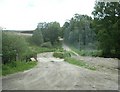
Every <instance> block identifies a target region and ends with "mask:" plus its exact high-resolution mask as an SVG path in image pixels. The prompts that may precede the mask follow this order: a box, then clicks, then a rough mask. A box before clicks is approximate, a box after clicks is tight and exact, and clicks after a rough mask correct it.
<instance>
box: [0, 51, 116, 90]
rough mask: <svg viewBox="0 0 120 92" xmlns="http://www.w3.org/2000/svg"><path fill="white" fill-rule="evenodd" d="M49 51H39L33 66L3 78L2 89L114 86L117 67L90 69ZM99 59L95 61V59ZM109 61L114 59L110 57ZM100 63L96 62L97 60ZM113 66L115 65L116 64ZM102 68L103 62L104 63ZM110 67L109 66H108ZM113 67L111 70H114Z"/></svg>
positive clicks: (111, 88)
mask: <svg viewBox="0 0 120 92" xmlns="http://www.w3.org/2000/svg"><path fill="white" fill-rule="evenodd" d="M52 54H53V53H52V52H47V53H42V54H38V56H37V57H38V58H37V59H38V64H37V66H35V67H34V68H33V69H30V70H27V71H24V72H19V73H16V74H11V75H8V76H5V77H3V78H2V81H3V83H2V86H3V88H2V89H3V90H117V89H118V70H117V69H115V68H114V69H113V68H112V67H113V66H115V64H113V63H110V64H113V66H112V67H111V66H109V69H108V70H109V72H108V71H102V70H101V71H100V70H99V69H98V70H96V71H92V70H89V69H85V68H81V67H77V66H75V65H72V64H69V63H67V62H64V60H63V59H58V58H54V57H53V56H52ZM97 62H98V61H97ZM110 62H114V63H117V60H116V59H115V60H114V59H113V60H111V61H110ZM98 65H99V64H98ZM115 67H116V66H115ZM103 68H104V66H103ZM111 69H112V70H111ZM113 70H114V71H113Z"/></svg>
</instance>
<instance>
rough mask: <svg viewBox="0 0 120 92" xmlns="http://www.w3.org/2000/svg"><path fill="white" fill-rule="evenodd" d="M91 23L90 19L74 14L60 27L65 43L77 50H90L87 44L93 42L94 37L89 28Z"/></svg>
mask: <svg viewBox="0 0 120 92" xmlns="http://www.w3.org/2000/svg"><path fill="white" fill-rule="evenodd" d="M91 23H92V18H91V17H89V16H87V15H79V14H75V15H74V17H73V18H71V20H70V21H69V22H65V24H64V25H63V27H62V30H63V31H64V41H65V43H69V44H70V45H73V46H74V47H76V48H78V49H85V48H88V47H89V48H92V47H91V46H89V43H92V44H93V43H94V42H95V38H96V35H95V33H94V31H93V29H92V28H91Z"/></svg>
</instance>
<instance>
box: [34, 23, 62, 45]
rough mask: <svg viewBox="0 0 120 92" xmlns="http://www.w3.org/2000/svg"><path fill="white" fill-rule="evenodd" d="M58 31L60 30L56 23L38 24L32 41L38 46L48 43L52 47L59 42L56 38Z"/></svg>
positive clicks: (58, 34)
mask: <svg viewBox="0 0 120 92" xmlns="http://www.w3.org/2000/svg"><path fill="white" fill-rule="evenodd" d="M60 31H61V28H60V24H59V23H58V22H50V23H46V22H44V23H39V24H38V26H37V28H36V30H34V32H33V41H34V43H36V44H37V45H39V46H40V45H41V44H42V43H43V42H45V43H46V42H47V44H48V43H49V44H48V45H50V43H51V44H52V45H54V44H55V43H56V42H59V39H58V37H59V36H60ZM42 45H43V44H42ZM50 47H51V46H50Z"/></svg>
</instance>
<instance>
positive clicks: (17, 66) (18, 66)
mask: <svg viewBox="0 0 120 92" xmlns="http://www.w3.org/2000/svg"><path fill="white" fill-rule="evenodd" d="M36 64H37V62H32V61H31V62H25V61H13V62H11V63H8V64H5V65H4V64H3V65H2V75H3V76H5V75H8V74H12V73H16V72H20V71H24V70H28V69H30V68H33V67H34V66H35V65H36Z"/></svg>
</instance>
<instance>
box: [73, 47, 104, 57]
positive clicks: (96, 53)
mask: <svg viewBox="0 0 120 92" xmlns="http://www.w3.org/2000/svg"><path fill="white" fill-rule="evenodd" d="M72 50H73V51H75V52H76V53H78V54H79V55H81V56H94V57H100V56H102V51H101V50H78V49H75V48H72Z"/></svg>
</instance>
